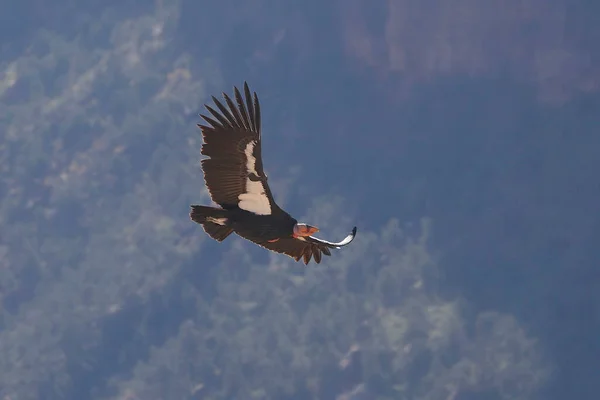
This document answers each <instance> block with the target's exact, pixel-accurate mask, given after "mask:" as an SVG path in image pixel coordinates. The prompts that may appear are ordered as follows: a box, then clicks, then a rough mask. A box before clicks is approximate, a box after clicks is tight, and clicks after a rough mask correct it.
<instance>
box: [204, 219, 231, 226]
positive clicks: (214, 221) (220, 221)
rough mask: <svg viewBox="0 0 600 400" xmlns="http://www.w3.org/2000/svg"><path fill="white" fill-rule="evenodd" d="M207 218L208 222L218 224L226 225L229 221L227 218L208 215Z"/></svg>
mask: <svg viewBox="0 0 600 400" xmlns="http://www.w3.org/2000/svg"><path fill="white" fill-rule="evenodd" d="M206 220H207V221H208V222H212V223H213V224H217V225H221V226H223V225H225V224H226V223H227V218H214V217H206Z"/></svg>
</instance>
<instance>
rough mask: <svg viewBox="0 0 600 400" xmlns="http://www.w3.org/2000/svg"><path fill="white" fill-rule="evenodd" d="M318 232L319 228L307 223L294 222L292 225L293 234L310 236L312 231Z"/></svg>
mask: <svg viewBox="0 0 600 400" xmlns="http://www.w3.org/2000/svg"><path fill="white" fill-rule="evenodd" d="M317 232H319V228H317V227H316V226H311V225H307V224H296V225H294V236H295V237H298V236H310V235H312V234H313V233H317Z"/></svg>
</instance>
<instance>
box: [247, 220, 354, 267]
mask: <svg viewBox="0 0 600 400" xmlns="http://www.w3.org/2000/svg"><path fill="white" fill-rule="evenodd" d="M355 236H356V227H354V229H352V232H351V233H350V234H349V235H348V236H346V237H345V238H344V240H342V241H341V242H338V243H335V242H328V241H326V240H322V239H318V238H316V237H314V236H309V237H305V238H292V237H289V238H281V239H279V240H277V241H276V242H268V241H255V243H256V244H258V245H260V246H262V247H264V248H266V249H269V250H272V251H275V252H278V253H283V254H287V255H288V256H290V257H292V258H293V259H295V260H296V261H300V259H304V264H308V263H309V261H310V260H311V258H312V257H314V259H315V262H316V263H317V264H319V263H320V262H321V258H322V255H323V254H325V255H326V256H330V255H331V251H330V250H329V249H339V248H340V247H343V246H346V245H347V244H349V243H350V242H352V241H353V240H354V237H355Z"/></svg>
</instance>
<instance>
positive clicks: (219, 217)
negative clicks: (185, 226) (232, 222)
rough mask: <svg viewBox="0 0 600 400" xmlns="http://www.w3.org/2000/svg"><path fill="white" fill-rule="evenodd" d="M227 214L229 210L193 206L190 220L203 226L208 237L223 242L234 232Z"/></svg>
mask: <svg viewBox="0 0 600 400" xmlns="http://www.w3.org/2000/svg"><path fill="white" fill-rule="evenodd" d="M227 214H228V213H227V210H224V209H222V208H215V207H207V206H196V205H193V206H192V211H191V212H190V218H192V220H193V221H194V222H197V223H199V224H200V225H202V227H203V228H204V231H205V232H206V233H207V234H208V236H210V237H211V238H213V239H215V240H216V241H218V242H222V241H223V240H225V239H226V238H227V236H229V235H230V234H231V232H233V229H231V228H230V227H229V218H228V216H227Z"/></svg>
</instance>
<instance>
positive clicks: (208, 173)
mask: <svg viewBox="0 0 600 400" xmlns="http://www.w3.org/2000/svg"><path fill="white" fill-rule="evenodd" d="M223 98H224V100H225V104H226V105H224V104H223V103H222V102H221V101H219V100H218V99H216V98H215V97H214V96H213V97H212V100H213V102H214V104H215V106H216V108H217V109H218V111H217V110H216V109H215V108H213V107H211V106H209V105H205V107H206V109H207V110H208V112H209V113H210V116H207V115H204V114H200V115H201V117H202V118H203V119H204V120H205V121H206V123H207V125H203V124H198V126H199V127H200V129H201V131H202V137H203V141H204V143H203V145H202V150H201V154H202V155H204V156H206V157H207V158H205V159H203V160H202V162H201V164H202V169H203V171H204V181H205V184H206V187H207V189H208V191H209V193H210V196H211V198H212V200H213V201H214V202H215V203H217V204H218V205H219V206H220V208H216V207H209V206H201V205H192V206H191V207H192V210H191V212H190V217H191V219H192V220H193V221H195V222H197V223H199V224H201V225H202V226H203V228H204V230H205V231H206V233H207V234H208V235H209V236H210V237H212V238H213V239H215V240H217V241H219V242H220V241H223V240H225V239H226V238H227V237H228V236H229V235H230V234H231V233H232V232H235V233H236V234H237V235H239V236H241V237H243V238H245V239H247V240H250V241H252V242H254V243H256V244H258V245H260V246H262V247H264V248H266V249H269V250H271V251H275V252H278V253H283V254H286V255H288V256H290V257H292V258H294V259H295V260H296V261H299V260H300V259H302V260H303V261H304V263H305V264H308V262H309V261H310V260H311V258H314V260H315V262H317V263H320V262H321V258H322V255H323V254H325V255H327V256H329V255H331V251H330V249H336V248H341V247H342V246H345V245H347V244H349V243H350V242H352V240H354V236H355V235H356V227H354V229H353V230H352V232H351V233H350V234H349V235H348V236H347V237H346V238H345V239H344V240H342V241H341V242H339V243H333V242H328V241H325V240H321V239H318V238H316V237H314V236H311V234H312V233H314V232H316V231H318V229H316V228H314V227H311V226H310V225H306V224H299V223H298V221H297V220H296V219H295V218H293V217H292V216H291V215H290V214H288V213H287V212H285V211H284V210H282V209H281V208H280V207H279V206H278V205H277V203H275V201H274V199H273V195H272V193H271V190H270V188H269V185H268V183H267V175H266V174H265V173H264V170H263V163H262V154H261V114H260V104H259V102H258V97H257V95H256V93H254V94H251V93H250V89H249V88H248V85H247V84H246V83H244V96H243V97H242V94H241V93H240V91H239V90H238V89H237V88H236V87H234V99H235V102H234V101H233V100H232V99H231V98H230V97H229V96H228V95H227V94H225V93H223Z"/></svg>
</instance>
